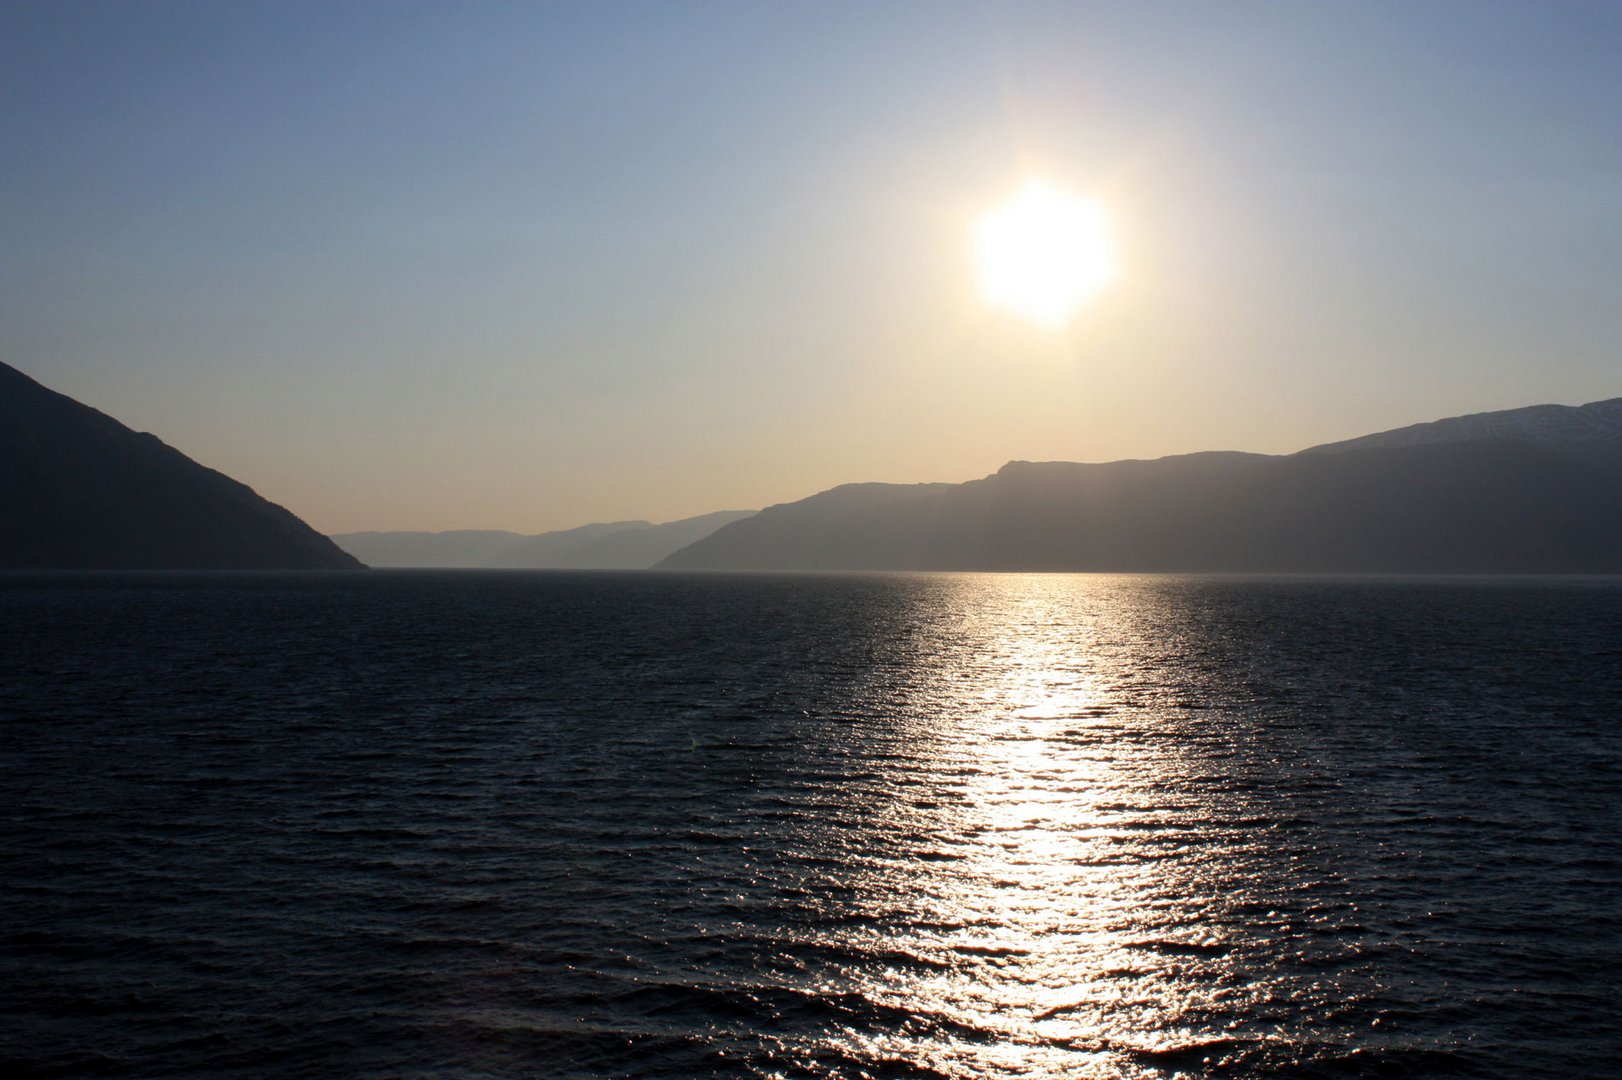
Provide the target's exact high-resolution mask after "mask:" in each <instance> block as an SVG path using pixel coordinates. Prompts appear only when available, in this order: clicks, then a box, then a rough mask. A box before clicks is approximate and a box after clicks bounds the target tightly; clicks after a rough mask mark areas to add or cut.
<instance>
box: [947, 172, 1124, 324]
mask: <svg viewBox="0 0 1622 1080" xmlns="http://www.w3.org/2000/svg"><path fill="white" fill-rule="evenodd" d="M974 232H975V240H976V243H977V248H978V252H977V253H978V256H979V262H980V294H981V296H982V297H984V299H985V301H986V303H988V304H991V305H993V306H995V307H999V308H1002V309H1003V310H1005V311H1010V312H1013V313H1014V314H1016V315H1023V316H1024V317H1025V318H1027V319H1030V320H1031V321H1033V322H1035V323H1037V324H1039V325H1041V326H1045V327H1049V328H1051V329H1055V330H1056V329H1059V328H1061V327H1063V326H1064V325H1065V323H1067V322H1069V320H1070V316H1071V315H1073V314H1075V312H1076V309H1077V308H1079V307H1080V306H1081V304H1082V302H1083V301H1085V300H1087V298H1088V297H1090V296H1092V295H1093V294H1094V293H1096V292H1098V290H1099V289H1101V288H1103V287H1104V286H1105V285H1107V284H1108V283H1109V282H1110V281H1111V279H1113V278H1114V276H1115V257H1114V253H1113V251H1112V250H1111V246H1110V237H1109V227H1108V222H1107V221H1106V220H1105V218H1104V211H1103V209H1102V208H1101V207H1100V206H1099V205H1098V204H1097V203H1095V202H1093V201H1091V200H1089V199H1083V198H1081V197H1079V196H1076V195H1071V194H1069V193H1067V192H1064V191H1060V190H1058V189H1057V188H1053V187H1050V186H1048V185H1047V184H1042V183H1038V182H1036V181H1032V182H1030V183H1028V184H1026V185H1025V187H1024V188H1023V189H1022V190H1021V191H1020V193H1019V194H1018V195H1016V196H1015V197H1014V198H1013V199H1011V200H1009V201H1008V202H1006V203H1004V204H1003V205H1002V206H1000V207H998V208H997V209H995V210H993V211H992V212H991V213H989V214H986V215H985V216H984V217H982V218H980V219H979V220H978V221H977V222H975V229H974Z"/></svg>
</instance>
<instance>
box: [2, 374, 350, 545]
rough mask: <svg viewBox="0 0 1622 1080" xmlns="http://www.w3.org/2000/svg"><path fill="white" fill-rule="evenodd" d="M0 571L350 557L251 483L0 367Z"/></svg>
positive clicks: (26, 377)
mask: <svg viewBox="0 0 1622 1080" xmlns="http://www.w3.org/2000/svg"><path fill="white" fill-rule="evenodd" d="M0 507H3V508H4V513H3V514H0V568H5V569H130V570H134V569H177V570H270V569H278V570H280V569H288V570H304V569H308V570H317V569H322V570H324V569H358V568H360V566H361V564H360V563H359V562H357V561H356V560H355V559H354V557H353V556H351V555H349V554H347V553H345V552H343V551H341V550H339V548H338V547H337V546H336V545H335V544H333V543H332V541H330V540H328V539H327V538H326V537H325V536H322V535H321V534H320V533H318V532H316V531H315V530H314V529H312V528H310V527H309V526H308V525H306V524H305V523H304V522H302V521H300V520H299V519H298V518H296V517H294V516H293V515H292V514H291V513H289V512H288V511H287V510H285V509H283V508H282V507H280V506H277V505H276V504H275V503H272V502H269V501H267V500H265V499H262V498H260V497H259V496H258V495H256V494H254V491H253V489H252V488H249V487H248V486H247V485H245V484H241V483H238V482H237V481H235V480H233V479H231V478H230V477H229V476H226V475H224V474H223V473H219V472H215V471H214V470H213V469H210V468H206V467H205V466H202V465H199V464H198V463H197V462H195V461H193V460H191V459H190V458H188V457H187V456H186V455H184V454H182V453H181V452H180V451H178V450H176V449H174V448H173V447H171V446H168V445H166V444H165V443H164V442H163V441H162V440H160V439H158V438H157V436H155V435H149V434H146V433H143V432H136V431H132V430H130V429H129V428H127V427H125V426H124V425H123V424H121V423H119V422H118V421H117V420H114V419H113V418H112V417H110V416H107V415H105V414H103V413H101V412H98V411H96V410H95V409H92V408H90V407H89V406H87V405H81V404H80V403H79V402H77V401H74V400H73V399H72V398H70V397H67V396H65V395H63V394H59V393H57V392H55V391H54V390H49V389H47V388H45V387H43V386H41V385H40V384H39V383H37V382H35V381H34V380H33V379H30V378H29V377H28V376H26V375H24V374H23V373H22V372H20V371H18V370H16V369H15V368H12V367H8V366H7V365H5V364H0Z"/></svg>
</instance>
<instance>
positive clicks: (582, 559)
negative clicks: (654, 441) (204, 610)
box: [333, 510, 754, 570]
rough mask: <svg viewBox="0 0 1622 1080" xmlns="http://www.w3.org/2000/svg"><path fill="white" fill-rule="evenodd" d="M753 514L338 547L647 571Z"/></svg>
mask: <svg viewBox="0 0 1622 1080" xmlns="http://www.w3.org/2000/svg"><path fill="white" fill-rule="evenodd" d="M753 513H754V511H753V510H721V511H717V512H715V513H711V514H701V515H699V516H698V517H691V518H683V519H682V520H680V521H668V522H665V523H664V524H662V525H655V524H653V523H651V522H647V521H609V522H598V523H595V524H592V525H581V526H579V527H578V528H574V529H561V530H558V531H556V532H548V533H537V534H534V535H530V536H526V535H524V534H522V533H514V532H499V531H472V530H453V531H450V532H437V533H436V532H354V533H339V534H337V535H335V536H334V537H333V540H334V542H336V543H337V544H338V546H339V547H341V548H343V549H344V550H345V551H348V552H349V553H350V554H352V555H354V556H356V557H357V558H359V559H361V560H363V561H365V562H366V563H368V564H370V565H372V566H402V567H403V566H411V567H461V568H484V569H495V568H503V569H527V570H646V569H647V568H648V567H650V566H652V565H653V564H654V563H656V562H658V561H659V560H660V559H663V558H665V557H666V556H667V555H670V554H672V553H674V552H676V551H679V550H681V549H682V548H684V547H686V546H687V545H688V544H691V543H693V542H694V541H696V540H701V539H703V538H704V537H706V536H708V535H710V534H711V533H713V532H714V531H715V530H716V529H719V528H720V527H721V526H723V525H727V524H730V523H732V522H734V521H740V520H742V519H743V518H746V517H749V516H751V515H752V514H753Z"/></svg>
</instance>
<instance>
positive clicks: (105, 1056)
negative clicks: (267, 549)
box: [0, 572, 1622, 1078]
mask: <svg viewBox="0 0 1622 1080" xmlns="http://www.w3.org/2000/svg"><path fill="white" fill-rule="evenodd" d="M0 632H3V639H0V640H3V643H4V647H3V653H0V792H3V802H0V1072H4V1073H5V1074H7V1075H56V1074H67V1075H103V1074H106V1075H129V1076H177V1075H188V1074H190V1075H272V1076H308V1077H343V1076H379V1077H381V1076H406V1077H427V1076H453V1077H484V1076H489V1077H502V1076H517V1075H530V1076H546V1077H554V1076H555V1077H565V1076H576V1077H618V1076H646V1077H690V1076H691V1077H702V1076H743V1077H768V1076H787V1077H792V1076H828V1077H862V1076H875V1077H877V1076H885V1077H892V1076H893V1077H910V1076H946V1077H965V1078H966V1077H982V1076H984V1077H1016V1076H1018V1077H1048V1076H1081V1077H1110V1078H1116V1077H1160V1076H1170V1075H1179V1074H1181V1075H1193V1076H1236V1077H1248V1076H1288V1077H1295V1076H1304V1077H1314V1076H1324V1077H1355V1076H1370V1077H1373V1076H1397V1075H1413V1076H1449V1075H1456V1076H1469V1077H1504V1078H1509V1077H1551V1078H1552V1077H1562V1078H1563V1077H1569V1076H1598V1075H1606V1074H1614V1072H1615V1070H1618V1069H1619V1068H1622V1035H1619V1034H1618V1031H1619V1025H1618V1019H1617V1017H1618V1009H1619V1006H1622V925H1619V919H1622V839H1619V836H1622V834H1619V828H1622V581H1618V580H1617V579H1610V580H1588V581H1574V580H1559V579H1555V580H1546V581H1528V580H1520V581H1515V580H1480V579H1475V580H1472V579H1434V580H1423V579H1416V580H1406V581H1380V580H1355V579H1352V580H1324V579H1300V580H1284V579H1280V580H1266V579H1232V578H1228V579H1224V578H1176V577H1141V578H1138V577H1107V576H1099V577H1095V576H1018V575H918V576H903V575H894V576H890V575H884V576H817V575H803V576H769V575H737V576H727V575H714V576H705V575H681V574H617V575H616V574H547V573H489V574H485V573H475V572H467V573H411V572H373V573H367V574H353V575H330V576H297V575H236V576H208V575H147V576H137V575H107V576H83V577H61V576H34V577H17V576H14V577H9V578H5V579H0Z"/></svg>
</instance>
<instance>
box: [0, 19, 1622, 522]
mask: <svg viewBox="0 0 1622 1080" xmlns="http://www.w3.org/2000/svg"><path fill="white" fill-rule="evenodd" d="M1619 55H1622V5H1617V4H1613V3H1604V2H1597V3H1561V2H1554V0H1537V2H1532V0H1528V2H1525V3H1517V4H1498V3H1492V2H1479V0H1469V2H1460V3H1433V2H1414V3H1408V2H1403V3H1397V2H1385V3H1382V2H1356V3H1352V2H1347V3H1285V2H1273V3H1243V2H1234V3H1188V4H1180V3H1086V2H1069V3H1055V4H1045V3H999V4H983V3H974V4H970V3H950V2H946V0H932V2H929V3H908V2H900V0H895V2H887V3H883V4H872V3H860V4H859V3H848V4H847V3H839V2H829V0H818V2H815V3H812V2H803V3H786V2H785V3H754V2H751V3H727V2H721V0H713V2H712V0H706V2H702V3H700V2H691V3H678V2H674V0H672V2H660V3H631V2H608V3H599V2H592V3H580V4H572V3H484V2H477V0H457V2H454V3H453V2H450V0H444V2H438V3H414V2H408V0H389V2H378V3H370V2H357V0H348V2H346V0H320V2H314V3H303V2H296V0H285V2H278V3H255V2H251V0H232V2H231V3H219V2H216V0H197V2H186V3H175V2H167V0H142V2H140V3H130V2H127V0H110V2H104V3H84V2H79V0H7V2H6V3H4V4H0V361H4V362H6V363H8V364H11V365H12V366H14V367H17V368H19V369H21V370H23V371H24V372H26V373H28V374H30V375H32V376H33V377H34V378H36V379H38V380H39V381H41V382H43V383H45V384H46V385H47V386H50V387H52V388H53V389H56V390H59V391H61V392H63V393H66V394H68V395H70V396H72V397H74V398H76V399H78V400H80V401H83V402H85V403H87V404H90V405H93V406H95V407H97V408H99V409H101V410H102V411H104V412H107V413H109V414H110V415H113V416H115V417H117V418H118V419H120V420H121V421H123V422H124V423H126V424H129V425H130V426H131V427H134V428H137V429H139V430H147V431H152V432H154V433H155V434H157V435H158V436H160V437H161V438H162V439H164V440H165V441H166V442H168V443H170V444H171V445H173V446H175V447H177V448H179V449H180V450H182V451H183V452H185V453H186V454H188V455H190V456H192V457H193V458H195V459H197V460H199V461H201V462H203V463H204V464H207V465H209V466H211V467H214V468H217V469H220V470H221V471H223V472H226V473H228V474H230V475H232V476H234V477H236V478H237V479H239V480H242V481H243V482H245V483H248V484H250V485H251V486H253V487H254V488H255V489H256V490H258V491H259V492H260V494H262V495H265V496H266V497H267V498H270V499H272V500H274V501H276V502H279V503H282V504H283V505H285V506H287V507H288V508H290V509H292V510H293V511H294V512H295V513H297V514H299V515H300V516H301V517H303V518H304V519H305V520H306V521H308V522H310V524H312V525H314V526H315V527H316V528H318V529H321V530H323V531H326V532H347V531H355V530H363V529H425V530H440V529H454V528H500V529H512V530H515V531H520V532H538V531H542V530H546V529H553V528H566V527H570V526H574V525H579V524H582V523H585V522H589V521H608V520H621V519H630V518H645V519H649V520H654V521H665V520H672V519H676V518H680V517H686V516H690V515H694V514H700V513H705V512H708V511H713V510H722V509H746V508H754V507H760V506H765V505H768V504H772V503H778V502H786V501H791V500H794V499H798V498H802V497H804V496H807V495H810V494H812V493H814V492H816V491H819V490H823V489H826V488H828V487H832V486H834V485H836V484H841V483H847V482H855V481H875V480H876V481H890V482H917V481H939V480H946V481H960V480H966V479H971V478H974V477H979V476H984V475H987V474H989V473H991V472H994V471H996V469H997V468H999V467H1000V466H1001V465H1002V464H1003V463H1004V462H1005V461H1008V460H1012V459H1026V460H1070V461H1108V460H1115V459H1119V458H1128V457H1138V458H1143V457H1158V456H1162V455H1166V454H1174V453H1186V452H1191V451H1198V450H1210V449H1232V450H1250V451H1258V452H1269V453H1283V452H1290V451H1294V450H1297V449H1301V448H1303V447H1305V446H1309V445H1312V444H1315V443H1319V442H1326V441H1330V440H1334V439H1340V438H1346V437H1351V436H1355V435H1359V434H1363V433H1366V432H1371V431H1377V430H1382V429H1386V428H1391V427H1397V426H1401V425H1405V424H1409V423H1414V422H1417V421H1422V420H1429V419H1435V418H1438V417H1442V416H1451V415H1459V414H1463V413H1470V412H1480V411H1485V410H1490V409H1501V408H1514V407H1518V406H1523V405H1531V404H1538V403H1544V402H1556V403H1563V404H1581V403H1584V402H1587V401H1592V400H1597V399H1602V398H1609V397H1616V396H1618V395H1622V349H1619V343H1622V127H1619V123H1622V112H1619V108H1618V106H1619V103H1622V64H1618V63H1617V62H1616V57H1617V56H1619ZM1033 178H1035V179H1039V180H1042V181H1044V182H1046V183H1048V184H1050V185H1053V186H1056V187H1057V188H1058V189H1061V190H1064V191H1069V192H1074V193H1076V194H1078V195H1082V196H1085V197H1087V198H1089V199H1091V200H1093V201H1094V202H1095V204H1096V205H1097V206H1098V207H1100V208H1101V210H1102V212H1103V214H1104V215H1105V217H1106V219H1107V221H1108V227H1109V233H1110V236H1111V237H1112V239H1113V244H1114V262H1115V268H1116V272H1115V275H1114V279H1113V281H1112V282H1111V283H1110V284H1109V285H1108V286H1107V287H1106V288H1104V289H1103V290H1101V291H1100V292H1098V293H1097V294H1096V295H1094V296H1092V297H1091V298H1090V299H1089V300H1088V301H1087V302H1086V303H1085V304H1084V305H1083V306H1082V308H1081V309H1080V310H1078V311H1077V312H1076V313H1075V314H1074V315H1073V316H1072V317H1071V318H1070V320H1069V321H1068V322H1067V323H1065V324H1064V325H1063V326H1060V327H1054V326H1050V325H1038V324H1035V323H1033V322H1031V321H1030V320H1026V319H1021V318H1019V317H1018V316H1017V315H1015V314H1012V313H1009V312H1005V311H1002V310H999V309H996V308H993V307H990V306H988V305H987V304H986V303H985V302H983V300H982V297H981V295H980V293H979V291H978V287H977V280H976V269H975V265H974V246H973V227H974V223H975V221H976V220H978V219H979V218H980V217H981V216H983V215H985V214H986V213H987V212H988V211H989V210H991V209H992V208H993V207H995V206H997V205H999V204H1000V203H1002V202H1003V201H1004V200H1005V199H1007V198H1008V197H1009V196H1010V195H1011V194H1013V193H1014V192H1016V191H1018V190H1019V189H1020V187H1021V185H1023V184H1024V183H1025V182H1026V181H1028V180H1030V179H1033Z"/></svg>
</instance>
